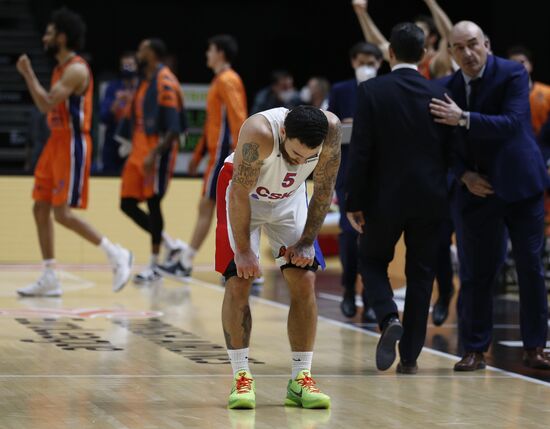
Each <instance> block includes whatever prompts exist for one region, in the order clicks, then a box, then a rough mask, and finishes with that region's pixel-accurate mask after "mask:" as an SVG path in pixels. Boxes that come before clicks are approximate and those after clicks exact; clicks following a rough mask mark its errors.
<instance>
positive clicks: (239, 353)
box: [227, 347, 250, 375]
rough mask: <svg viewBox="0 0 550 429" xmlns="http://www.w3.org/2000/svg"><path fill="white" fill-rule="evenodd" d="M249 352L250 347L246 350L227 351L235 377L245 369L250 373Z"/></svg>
mask: <svg viewBox="0 0 550 429" xmlns="http://www.w3.org/2000/svg"><path fill="white" fill-rule="evenodd" d="M248 350H249V348H248V347H247V348H246V349H237V350H229V349H228V350H227V354H228V355H229V360H230V361H231V368H233V375H235V374H236V373H237V371H241V370H243V369H244V370H245V371H248V372H250V368H249V366H248Z"/></svg>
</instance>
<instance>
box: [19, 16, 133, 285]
mask: <svg viewBox="0 0 550 429" xmlns="http://www.w3.org/2000/svg"><path fill="white" fill-rule="evenodd" d="M84 32H85V25H84V22H83V21H82V19H81V18H80V16H78V15H77V14H75V13H73V12H71V11H69V10H67V9H60V10H58V11H56V12H54V13H53V15H52V18H51V20H50V23H49V24H48V26H47V27H46V32H45V34H44V36H43V38H42V42H43V43H44V48H45V49H46V51H47V53H48V54H50V55H51V56H53V57H54V58H55V60H56V61H57V66H56V67H55V69H54V71H53V75H52V81H51V88H50V90H49V91H46V90H45V89H44V88H43V87H42V85H41V84H40V82H39V81H38V79H37V78H36V75H35V73H34V70H33V68H32V65H31V62H30V60H29V58H28V57H27V55H22V56H21V57H20V58H19V59H18V60H17V70H18V71H19V73H21V75H22V76H23V77H24V79H25V83H26V84H27V87H28V89H29V92H30V93H31V96H32V99H33V101H34V103H35V104H36V106H37V107H38V109H39V110H40V111H41V112H43V113H47V114H48V125H49V128H50V131H51V135H50V138H49V139H48V142H47V143H46V146H45V147H44V150H43V151H42V154H41V155H40V159H39V161H38V164H37V166H36V169H35V171H34V189H33V199H34V207H33V213H34V219H35V222H36V227H37V231H38V240H39V242H40V250H41V252H42V257H43V261H44V272H43V273H42V275H41V276H40V278H39V279H38V280H37V281H36V282H35V283H33V284H31V285H29V286H26V287H23V288H20V289H18V290H17V293H19V295H22V296H60V295H61V293H62V290H61V286H60V284H59V281H58V279H57V277H56V275H55V272H54V268H55V259H54V232H53V223H52V218H51V214H52V211H53V215H54V219H55V220H56V221H57V222H58V223H59V224H61V225H63V226H64V227H66V228H68V229H70V230H72V231H74V232H76V233H77V234H78V235H80V236H81V237H82V238H84V239H86V240H88V241H89V242H91V243H92V244H94V245H96V246H99V247H101V249H102V250H103V251H104V252H105V254H106V255H107V257H108V259H109V261H110V263H111V265H112V267H113V272H114V277H113V291H115V292H117V291H119V290H120V289H122V288H123V287H124V285H125V284H126V283H127V281H128V279H129V277H130V271H131V267H132V254H131V253H130V252H129V251H128V250H126V249H124V248H122V247H120V246H119V245H115V244H112V243H111V242H110V241H109V240H108V239H107V238H106V237H105V236H102V235H101V234H100V233H99V232H98V231H97V230H96V229H95V228H93V227H92V226H91V225H90V224H88V223H87V222H85V221H84V220H83V219H81V218H80V217H78V216H76V215H75V214H74V213H73V211H72V210H71V208H82V209H84V208H86V206H87V202H88V177H89V174H90V161H91V154H92V140H91V137H90V128H91V120H92V94H93V78H92V73H91V71H90V68H89V66H88V64H87V63H86V61H84V59H82V57H80V56H78V55H77V54H76V52H75V50H76V49H78V48H79V47H80V46H81V45H82V42H83V39H84Z"/></svg>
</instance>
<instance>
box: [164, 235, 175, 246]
mask: <svg viewBox="0 0 550 429" xmlns="http://www.w3.org/2000/svg"><path fill="white" fill-rule="evenodd" d="M162 239H163V240H164V242H165V243H166V244H167V245H168V247H170V248H172V247H174V246H175V243H174V239H173V238H172V237H170V236H169V235H168V234H167V233H166V232H164V231H162Z"/></svg>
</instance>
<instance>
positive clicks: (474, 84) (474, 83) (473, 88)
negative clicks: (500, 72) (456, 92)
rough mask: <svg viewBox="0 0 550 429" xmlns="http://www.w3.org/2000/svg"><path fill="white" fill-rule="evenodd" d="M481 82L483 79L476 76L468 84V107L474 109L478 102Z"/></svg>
mask: <svg viewBox="0 0 550 429" xmlns="http://www.w3.org/2000/svg"><path fill="white" fill-rule="evenodd" d="M480 83H481V79H480V78H479V77H478V78H475V79H472V80H471V81H470V82H469V83H468V85H470V96H469V97H468V109H470V110H471V109H472V108H473V107H474V105H475V102H476V97H477V95H478V92H479V84H480Z"/></svg>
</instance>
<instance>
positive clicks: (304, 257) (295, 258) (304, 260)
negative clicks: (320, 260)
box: [285, 242, 315, 268]
mask: <svg viewBox="0 0 550 429" xmlns="http://www.w3.org/2000/svg"><path fill="white" fill-rule="evenodd" d="M285 259H286V262H287V263H290V264H293V265H296V266H297V267H301V268H305V267H309V266H311V265H313V262H314V260H315V248H314V247H313V245H309V244H304V243H300V242H298V243H296V244H295V245H293V246H289V247H288V248H287V249H286V252H285Z"/></svg>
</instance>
